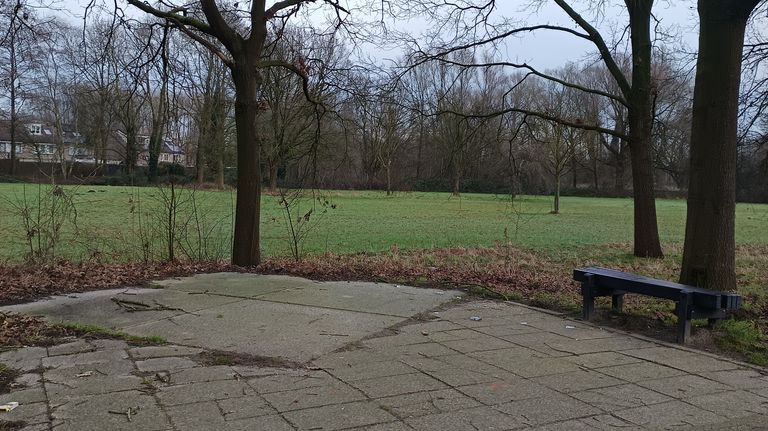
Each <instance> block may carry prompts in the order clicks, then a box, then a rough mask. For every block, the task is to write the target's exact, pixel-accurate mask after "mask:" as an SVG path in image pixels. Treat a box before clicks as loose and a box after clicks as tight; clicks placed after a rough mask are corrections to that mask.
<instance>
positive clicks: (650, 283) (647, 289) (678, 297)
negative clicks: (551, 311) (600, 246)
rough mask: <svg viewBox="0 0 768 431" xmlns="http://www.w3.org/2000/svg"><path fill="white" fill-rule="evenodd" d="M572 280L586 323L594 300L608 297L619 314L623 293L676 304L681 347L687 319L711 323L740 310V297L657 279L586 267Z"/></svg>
mask: <svg viewBox="0 0 768 431" xmlns="http://www.w3.org/2000/svg"><path fill="white" fill-rule="evenodd" d="M573 279H574V280H576V281H579V282H581V296H582V298H583V304H584V309H583V317H584V320H590V319H591V318H592V315H593V314H594V312H595V298H596V297H598V296H610V297H611V298H612V306H613V309H614V310H616V311H621V310H622V308H623V306H624V294H625V293H638V294H641V295H648V296H653V297H656V298H663V299H671V300H673V301H675V302H677V305H676V307H675V314H677V342H678V343H680V344H684V343H685V341H686V338H688V336H689V335H690V334H691V319H708V320H709V323H710V324H711V323H713V322H714V321H716V320H718V319H722V318H724V317H725V315H726V312H728V311H729V310H737V309H738V308H739V307H741V296H740V295H737V294H735V293H729V292H718V291H716V290H709V289H702V288H700V287H694V286H688V285H685V284H679V283H673V282H671V281H665V280H657V279H655V278H650V277H644V276H642V275H636V274H629V273H626V272H621V271H616V270H613V269H606V268H599V267H589V268H579V269H574V270H573Z"/></svg>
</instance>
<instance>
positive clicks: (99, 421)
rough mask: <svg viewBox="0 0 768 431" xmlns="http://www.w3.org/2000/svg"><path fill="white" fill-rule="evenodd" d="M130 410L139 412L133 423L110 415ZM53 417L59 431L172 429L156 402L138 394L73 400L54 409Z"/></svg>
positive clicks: (132, 420)
mask: <svg viewBox="0 0 768 431" xmlns="http://www.w3.org/2000/svg"><path fill="white" fill-rule="evenodd" d="M129 407H130V408H132V409H138V411H137V412H136V413H135V414H133V415H132V416H131V421H130V422H129V421H128V418H127V416H125V415H122V414H114V413H110V412H111V411H113V412H124V411H126V410H127V409H128V408H129ZM52 416H53V428H54V429H56V430H57V431H61V430H67V431H70V430H71V431H104V430H110V431H123V430H125V431H136V430H142V431H160V430H167V429H169V428H170V423H169V422H168V419H167V418H166V416H165V414H164V413H163V411H162V410H160V408H159V407H158V406H157V405H156V404H155V400H154V399H153V398H152V397H151V396H150V395H147V394H144V393H141V392H137V391H130V392H116V393H110V394H104V395H99V396H92V397H78V398H71V399H69V400H67V402H65V403H63V404H60V405H56V406H52Z"/></svg>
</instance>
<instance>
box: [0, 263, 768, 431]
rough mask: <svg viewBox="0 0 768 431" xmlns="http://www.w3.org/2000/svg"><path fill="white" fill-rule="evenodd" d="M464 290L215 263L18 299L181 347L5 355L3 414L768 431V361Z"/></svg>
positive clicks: (158, 429)
mask: <svg viewBox="0 0 768 431" xmlns="http://www.w3.org/2000/svg"><path fill="white" fill-rule="evenodd" d="M457 296H461V294H460V293H458V292H450V291H436V290H429V289H415V288H410V287H405V286H396V285H387V284H377V285H375V284H372V283H317V282H312V281H309V280H303V279H298V278H292V277H275V276H254V275H248V276H242V275H233V274H213V275H206V276H196V277H193V278H187V279H181V280H174V281H169V282H166V283H162V289H135V290H127V291H126V290H120V291H111V292H91V293H87V294H82V295H77V297H74V298H73V297H70V296H68V297H62V298H55V299H53V300H50V301H43V302H38V303H33V304H25V305H20V306H13V307H5V311H9V310H14V311H18V312H27V313H34V314H43V315H45V316H47V317H48V318H49V319H51V320H62V319H64V320H76V321H80V322H84V323H97V324H101V325H103V326H110V327H115V328H118V329H121V330H124V331H126V332H128V333H131V334H134V335H161V336H163V337H165V338H166V339H167V340H168V341H169V342H170V344H168V345H164V346H153V347H132V346H129V345H127V344H126V343H125V342H123V341H117V340H73V341H72V342H69V343H67V344H62V345H58V346H52V347H48V348H44V347H28V348H22V349H18V350H13V351H7V352H3V353H0V362H2V363H4V364H6V365H8V366H10V367H14V368H17V369H20V370H22V371H23V374H22V375H21V376H19V377H18V379H17V380H16V384H15V385H14V388H13V389H12V391H11V392H10V393H9V394H4V395H2V396H0V402H2V403H5V402H8V401H17V402H19V403H20V406H19V407H18V408H16V409H15V410H13V411H11V412H9V413H0V419H2V420H7V421H23V422H25V423H26V424H27V425H26V427H25V428H23V429H24V430H25V431H32V430H34V431H37V430H73V431H75V430H77V431H87V430H146V431H165V430H177V431H181V430H276V431H280V430H342V429H355V430H378V431H398V430H440V431H447V430H472V429H476V430H507V429H537V430H593V429H594V430H609V429H623V430H628V429H696V430H748V429H765V423H766V419H768V377H767V376H766V375H765V374H764V372H765V371H764V370H762V369H759V368H755V367H750V366H747V365H745V364H741V363H738V362H734V361H732V360H729V359H726V358H721V357H717V356H714V355H710V354H706V353H702V352H697V351H693V350H690V349H684V348H680V347H678V346H672V345H668V344H665V343H661V342H657V341H653V340H648V339H644V338H642V337H636V336H632V335H629V334H626V333H623V332H618V331H612V330H606V329H602V328H599V327H596V326H593V325H590V324H587V323H584V322H580V321H572V320H568V319H566V318H564V317H563V316H560V315H556V314H552V313H547V312H543V311H541V310H537V309H534V308H530V307H526V306H522V305H519V304H515V303H512V302H500V301H487V300H473V299H470V300H465V299H461V300H458V299H456V297H457ZM114 297H119V298H130V299H129V300H131V301H134V302H140V303H146V304H150V305H152V304H162V305H163V306H165V307H166V308H179V309H180V310H168V309H163V307H158V308H157V309H155V310H153V311H128V310H126V309H125V308H124V307H121V306H120V305H119V304H117V303H115V302H114V301H112V300H111V298H114ZM417 314H418V316H419V317H418V318H415V319H413V318H409V317H410V316H414V315H417ZM473 316H479V317H481V320H479V321H475V320H471V319H470V317H473ZM221 351H226V352H231V355H230V354H226V353H222V352H221ZM252 355H258V357H257V356H252ZM261 357H269V358H273V360H272V361H271V362H265V361H263V360H261V359H263V358H261ZM232 358H239V359H240V360H243V359H245V362H243V363H244V365H233V364H232ZM248 358H255V359H256V360H253V361H250V362H249V361H248ZM296 364H300V365H296ZM267 365H268V366H267Z"/></svg>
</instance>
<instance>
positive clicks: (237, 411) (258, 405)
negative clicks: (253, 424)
mask: <svg viewBox="0 0 768 431" xmlns="http://www.w3.org/2000/svg"><path fill="white" fill-rule="evenodd" d="M217 403H218V405H219V408H220V409H221V412H222V413H223V415H224V419H225V420H228V421H229V420H237V419H245V418H254V417H258V416H266V415H274V414H277V410H275V409H273V408H272V407H270V406H269V404H267V401H266V400H265V399H264V398H262V397H260V396H258V395H249V396H247V397H240V398H228V399H225V400H220V401H217Z"/></svg>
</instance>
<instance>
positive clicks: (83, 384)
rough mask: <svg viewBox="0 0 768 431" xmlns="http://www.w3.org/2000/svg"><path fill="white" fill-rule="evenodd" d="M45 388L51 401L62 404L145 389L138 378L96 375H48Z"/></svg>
mask: <svg viewBox="0 0 768 431" xmlns="http://www.w3.org/2000/svg"><path fill="white" fill-rule="evenodd" d="M46 379H48V380H47V381H46V384H45V388H46V392H47V394H48V398H49V399H50V400H51V401H55V402H61V401H64V400H66V399H68V398H72V397H81V396H86V395H100V394H106V393H109V392H119V391H128V390H141V389H145V386H143V385H142V379H141V378H140V377H136V376H130V375H122V376H114V375H111V376H103V375H100V374H96V373H94V374H93V375H92V376H90V377H82V378H81V377H69V378H62V376H50V374H48V373H46Z"/></svg>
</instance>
